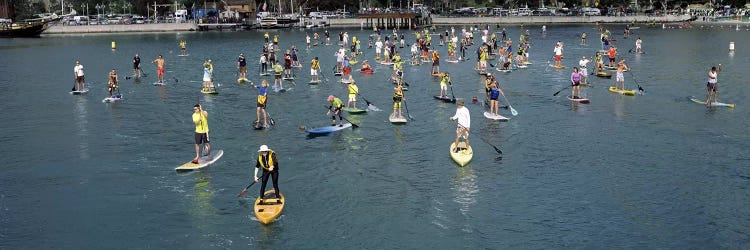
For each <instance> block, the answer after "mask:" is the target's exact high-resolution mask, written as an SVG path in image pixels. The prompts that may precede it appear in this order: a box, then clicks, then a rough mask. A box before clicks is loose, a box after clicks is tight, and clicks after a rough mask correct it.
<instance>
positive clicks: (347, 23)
mask: <svg viewBox="0 0 750 250" xmlns="http://www.w3.org/2000/svg"><path fill="white" fill-rule="evenodd" d="M690 19H691V16H689V15H680V16H672V15H668V16H653V17H651V16H530V17H516V16H514V17H440V16H434V17H433V18H432V24H433V25H435V26H450V25H475V24H481V25H487V24H489V25H570V24H595V23H600V24H632V23H641V24H653V23H656V24H661V23H680V22H686V21H689V20H690ZM699 20H700V19H698V20H695V21H691V23H694V24H702V25H711V24H716V25H726V24H746V25H750V23H748V22H741V21H737V20H727V21H699ZM328 21H329V24H330V25H331V26H330V27H332V28H347V27H366V26H367V25H366V23H365V19H359V18H341V19H329V20H328ZM182 31H190V32H193V31H198V26H197V24H195V23H158V24H130V25H127V24H115V25H81V26H67V25H65V26H64V25H59V24H58V25H54V26H52V27H49V28H48V29H47V30H46V31H44V33H42V34H45V35H49V34H94V33H103V34H106V33H120V32H123V33H136V32H182Z"/></svg>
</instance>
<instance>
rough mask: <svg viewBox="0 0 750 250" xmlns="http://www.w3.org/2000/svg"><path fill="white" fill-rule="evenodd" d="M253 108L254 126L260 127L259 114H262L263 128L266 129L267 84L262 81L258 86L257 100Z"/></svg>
mask: <svg viewBox="0 0 750 250" xmlns="http://www.w3.org/2000/svg"><path fill="white" fill-rule="evenodd" d="M257 100H258V101H257V103H256V108H255V126H256V127H259V125H260V113H261V111H262V112H263V127H268V115H267V114H266V103H268V82H267V81H266V80H263V81H262V82H261V83H260V86H258V98H257Z"/></svg>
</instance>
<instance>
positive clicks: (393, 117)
mask: <svg viewBox="0 0 750 250" xmlns="http://www.w3.org/2000/svg"><path fill="white" fill-rule="evenodd" d="M388 121H390V122H391V123H393V124H406V122H407V120H406V117H405V116H403V114H402V116H401V117H396V113H392V114H391V116H389V117H388Z"/></svg>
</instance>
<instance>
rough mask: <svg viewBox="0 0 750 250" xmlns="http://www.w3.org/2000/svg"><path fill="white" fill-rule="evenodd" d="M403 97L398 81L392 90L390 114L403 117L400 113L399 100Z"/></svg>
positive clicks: (402, 90)
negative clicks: (391, 112)
mask: <svg viewBox="0 0 750 250" xmlns="http://www.w3.org/2000/svg"><path fill="white" fill-rule="evenodd" d="M404 99H405V98H404V89H403V88H402V87H401V83H400V82H399V83H398V85H396V88H395V90H394V91H393V114H391V116H394V117H398V118H403V117H404V116H403V115H402V114H401V101H403V100H404Z"/></svg>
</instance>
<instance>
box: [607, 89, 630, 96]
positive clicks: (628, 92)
mask: <svg viewBox="0 0 750 250" xmlns="http://www.w3.org/2000/svg"><path fill="white" fill-rule="evenodd" d="M609 92H614V93H620V94H623V95H635V90H622V89H615V87H609Z"/></svg>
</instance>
